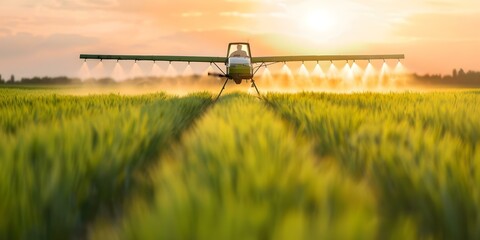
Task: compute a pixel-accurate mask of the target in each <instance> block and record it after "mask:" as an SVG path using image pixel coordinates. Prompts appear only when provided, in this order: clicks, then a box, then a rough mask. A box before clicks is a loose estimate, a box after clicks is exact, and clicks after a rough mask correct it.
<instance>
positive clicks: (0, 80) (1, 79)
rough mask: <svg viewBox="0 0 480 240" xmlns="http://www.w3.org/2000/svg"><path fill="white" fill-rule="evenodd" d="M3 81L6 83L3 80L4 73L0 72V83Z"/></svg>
mask: <svg viewBox="0 0 480 240" xmlns="http://www.w3.org/2000/svg"><path fill="white" fill-rule="evenodd" d="M1 83H5V81H3V78H2V74H0V84H1Z"/></svg>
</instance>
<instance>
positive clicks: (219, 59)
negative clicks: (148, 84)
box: [80, 54, 227, 63]
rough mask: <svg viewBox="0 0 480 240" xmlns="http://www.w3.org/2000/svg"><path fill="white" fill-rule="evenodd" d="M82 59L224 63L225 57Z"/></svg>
mask: <svg viewBox="0 0 480 240" xmlns="http://www.w3.org/2000/svg"><path fill="white" fill-rule="evenodd" d="M80 59H85V60H86V59H97V60H117V61H122V60H131V61H159V62H160V61H165V62H204V63H224V62H226V61H227V58H225V57H205V56H154V55H99V54H80Z"/></svg>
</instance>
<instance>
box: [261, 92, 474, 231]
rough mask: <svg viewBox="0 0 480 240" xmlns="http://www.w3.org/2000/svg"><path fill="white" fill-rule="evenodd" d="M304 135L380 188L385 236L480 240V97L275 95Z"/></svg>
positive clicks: (273, 102)
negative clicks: (406, 228) (406, 227)
mask: <svg viewBox="0 0 480 240" xmlns="http://www.w3.org/2000/svg"><path fill="white" fill-rule="evenodd" d="M267 105H268V106H270V107H271V108H272V109H274V110H275V111H276V112H278V113H279V114H280V115H282V116H283V118H284V119H285V120H286V121H288V122H289V123H290V124H291V125H292V126H293V127H294V128H295V129H297V131H298V134H300V135H304V136H306V137H308V138H310V139H312V140H313V142H314V144H315V146H316V153H317V155H318V156H321V157H330V158H332V159H333V161H334V162H337V163H340V164H341V166H342V167H343V169H345V170H346V171H347V172H349V173H350V174H351V175H352V176H355V177H356V178H357V179H366V180H367V181H368V183H369V186H371V188H372V189H373V191H374V192H375V196H376V198H377V201H378V203H379V211H380V214H381V216H382V218H381V220H380V225H381V226H382V227H381V229H382V232H381V234H383V235H379V236H382V237H385V236H391V234H393V233H396V232H395V231H394V229H395V228H396V227H397V226H398V224H402V222H405V221H407V222H408V221H413V223H414V225H415V226H417V228H418V229H417V236H418V237H420V236H422V237H435V238H446V239H478V238H480V230H479V226H480V203H479V201H478V199H480V190H479V188H478V185H479V184H480V174H479V173H478V169H479V167H480V142H479V141H480V125H479V124H478V123H479V122H480V115H479V114H478V112H479V111H480V97H479V96H478V94H473V93H433V94H417V93H412V94H410V93H404V94H344V95H341V94H313V93H312V94H310V93H305V94H298V95H281V94H278V95H270V96H269V97H268V101H267Z"/></svg>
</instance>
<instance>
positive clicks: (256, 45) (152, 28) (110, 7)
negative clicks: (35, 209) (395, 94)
mask: <svg viewBox="0 0 480 240" xmlns="http://www.w3.org/2000/svg"><path fill="white" fill-rule="evenodd" d="M0 16H1V17H0V74H2V75H3V76H4V78H5V76H7V77H8V76H10V75H11V74H15V75H16V76H17V77H32V76H60V75H61V76H76V75H77V73H78V71H79V69H80V67H81V65H82V61H81V60H79V59H78V57H79V54H80V53H99V54H146V55H153V54H158V55H193V56H195V55H205V56H224V55H226V47H227V44H228V42H232V41H248V42H250V44H251V45H252V54H253V55H254V56H261V55H295V54H302V55H303V54H312V55H313V54H315V55H316V54H390V53H404V54H405V55H406V59H405V61H404V65H406V66H407V67H408V69H410V71H412V72H417V73H419V74H425V73H440V74H449V73H451V71H452V69H453V68H464V69H465V70H480V60H479V59H480V57H479V56H480V31H478V30H477V29H478V26H480V1H478V0H402V1H398V0H335V1H333V0H331V1H323V0H202V1H193V0H135V1H132V0H2V3H1V4H0Z"/></svg>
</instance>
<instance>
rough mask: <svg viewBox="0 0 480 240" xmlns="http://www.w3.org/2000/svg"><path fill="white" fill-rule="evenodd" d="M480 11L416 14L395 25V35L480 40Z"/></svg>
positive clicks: (416, 37)
mask: <svg viewBox="0 0 480 240" xmlns="http://www.w3.org/2000/svg"><path fill="white" fill-rule="evenodd" d="M478 26H480V12H479V13H475V14H473V13H472V14H458V13H454V14H441V13H425V14H416V15H412V16H410V17H409V18H407V19H406V20H405V21H404V22H403V23H400V24H399V25H397V26H394V29H396V30H395V32H394V33H395V35H397V36H400V37H404V38H407V39H423V40H480V32H479V31H477V29H478Z"/></svg>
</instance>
